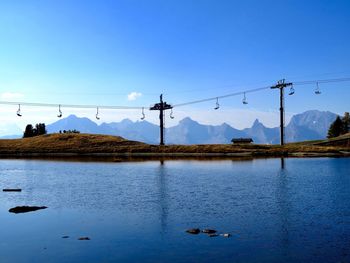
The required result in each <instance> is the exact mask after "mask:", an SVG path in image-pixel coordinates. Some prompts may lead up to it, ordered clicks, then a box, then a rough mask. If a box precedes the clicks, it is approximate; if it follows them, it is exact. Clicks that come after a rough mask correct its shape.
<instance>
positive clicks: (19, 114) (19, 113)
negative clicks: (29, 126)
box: [17, 104, 22, 117]
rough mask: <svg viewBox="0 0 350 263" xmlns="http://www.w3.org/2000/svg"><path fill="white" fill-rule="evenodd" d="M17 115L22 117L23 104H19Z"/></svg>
mask: <svg viewBox="0 0 350 263" xmlns="http://www.w3.org/2000/svg"><path fill="white" fill-rule="evenodd" d="M17 116H18V117H22V114H21V104H18V110H17Z"/></svg>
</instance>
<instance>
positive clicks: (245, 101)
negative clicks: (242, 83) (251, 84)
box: [242, 92, 248, 105]
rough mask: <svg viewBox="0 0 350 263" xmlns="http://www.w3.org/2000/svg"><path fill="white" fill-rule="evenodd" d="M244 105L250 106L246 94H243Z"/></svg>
mask: <svg viewBox="0 0 350 263" xmlns="http://www.w3.org/2000/svg"><path fill="white" fill-rule="evenodd" d="M242 103H243V104H244V105H246V104H248V101H247V98H246V96H245V92H244V93H243V100H242Z"/></svg>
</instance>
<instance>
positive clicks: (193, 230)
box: [186, 228, 201, 235]
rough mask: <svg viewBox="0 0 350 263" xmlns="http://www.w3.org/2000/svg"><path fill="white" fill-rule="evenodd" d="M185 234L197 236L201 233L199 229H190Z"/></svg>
mask: <svg viewBox="0 0 350 263" xmlns="http://www.w3.org/2000/svg"><path fill="white" fill-rule="evenodd" d="M186 232H187V233H189V234H193V235H197V234H199V233H200V232H201V230H200V229H199V228H191V229H188V230H186Z"/></svg>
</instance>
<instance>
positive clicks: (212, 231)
mask: <svg viewBox="0 0 350 263" xmlns="http://www.w3.org/2000/svg"><path fill="white" fill-rule="evenodd" d="M202 232H203V233H204V234H215V233H216V232H217V231H216V230H214V229H203V230H202Z"/></svg>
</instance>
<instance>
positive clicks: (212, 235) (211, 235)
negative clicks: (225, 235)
mask: <svg viewBox="0 0 350 263" xmlns="http://www.w3.org/2000/svg"><path fill="white" fill-rule="evenodd" d="M208 236H209V237H217V236H218V234H208Z"/></svg>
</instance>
